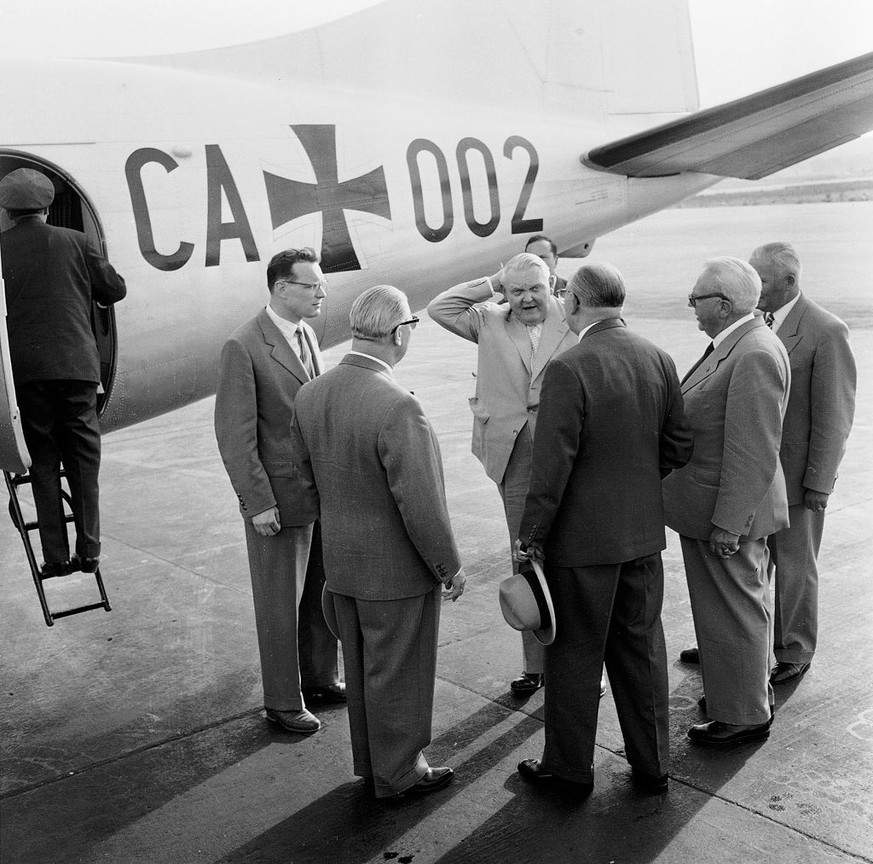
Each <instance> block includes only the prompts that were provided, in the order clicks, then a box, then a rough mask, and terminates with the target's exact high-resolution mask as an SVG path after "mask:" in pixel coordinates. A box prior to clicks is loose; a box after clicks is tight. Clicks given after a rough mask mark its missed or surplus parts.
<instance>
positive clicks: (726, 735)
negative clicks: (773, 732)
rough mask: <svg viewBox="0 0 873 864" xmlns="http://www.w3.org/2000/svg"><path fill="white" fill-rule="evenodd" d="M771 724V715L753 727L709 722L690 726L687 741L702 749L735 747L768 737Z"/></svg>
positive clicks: (714, 721)
mask: <svg viewBox="0 0 873 864" xmlns="http://www.w3.org/2000/svg"><path fill="white" fill-rule="evenodd" d="M772 723H773V715H772V714H771V715H770V719H769V720H768V721H767V722H766V723H758V724H757V725H754V726H735V725H733V724H732V723H722V722H721V720H710V721H709V722H708V723H700V724H698V725H697V726H692V727H691V728H690V729H689V730H688V740H689V741H691V742H692V743H694V744H702V745H703V746H704V747H736V746H737V745H739V744H746V743H748V742H749V741H761V740H763V739H764V738H767V737H769V735H770V726H771V724H772Z"/></svg>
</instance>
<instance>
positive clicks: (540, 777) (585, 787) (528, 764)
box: [518, 759, 594, 798]
mask: <svg viewBox="0 0 873 864" xmlns="http://www.w3.org/2000/svg"><path fill="white" fill-rule="evenodd" d="M518 773H519V774H521V776H522V777H523V778H524V779H525V780H527V781H528V783H533V784H535V785H537V786H543V787H545V788H548V789H554V790H555V791H556V792H566V793H568V794H570V795H576V796H578V797H580V798H587V797H588V796H589V795H590V794H591V792H592V790H593V789H594V784H593V783H578V782H576V781H575V780H565V779H564V778H563V777H556V776H555V775H554V774H549V773H548V771H543V765H542V762H540V760H539V759H523V760H522V761H521V762H519V763H518Z"/></svg>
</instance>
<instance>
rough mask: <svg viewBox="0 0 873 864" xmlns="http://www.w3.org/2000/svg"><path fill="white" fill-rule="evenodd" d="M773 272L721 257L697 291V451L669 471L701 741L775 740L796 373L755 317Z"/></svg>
mask: <svg viewBox="0 0 873 864" xmlns="http://www.w3.org/2000/svg"><path fill="white" fill-rule="evenodd" d="M760 294H761V280H760V279H759V278H758V274H757V273H756V272H755V271H754V270H753V269H752V267H751V266H749V265H748V264H747V263H746V262H745V261H741V260H739V259H737V258H715V259H713V260H711V261H708V262H707V263H706V266H705V268H704V270H703V273H702V274H701V275H700V277H699V278H698V280H697V282H696V283H695V285H694V289H693V291H692V293H691V294H690V295H689V297H688V304H689V305H690V306H691V307H692V308H693V309H694V312H695V315H696V317H697V323H698V327H699V328H700V329H701V330H703V331H704V332H705V333H706V334H707V335H708V336H709V337H710V338H711V339H712V340H713V341H712V344H711V345H710V346H709V347H708V348H707V351H706V353H704V355H703V357H702V358H701V359H700V361H698V363H697V364H695V366H693V367H692V369H691V370H690V372H689V373H688V374H687V375H686V376H685V378H684V379H683V382H682V395H683V397H684V399H685V413H686V416H687V417H688V420H689V422H690V423H691V427H692V429H693V431H694V455H693V456H692V458H691V461H690V462H689V463H688V464H687V465H686V466H685V467H684V468H681V469H679V470H678V471H674V472H673V473H672V474H671V475H670V476H669V477H667V479H666V480H665V481H664V510H665V514H666V518H667V525H669V526H670V527H671V528H672V529H673V530H675V531H677V532H678V533H679V535H680V538H681V542H682V556H683V558H684V559H685V575H686V578H687V581H688V591H689V594H690V597H691V611H692V614H693V616H694V628H695V631H696V633H697V644H698V646H699V651H700V669H701V674H702V676H703V688H704V696H705V703H703V704H705V707H706V713H707V715H708V717H709V721H708V722H706V723H701V724H697V725H695V726H692V727H691V729H689V731H688V737H689V738H690V739H691V741H693V742H694V743H696V744H703V745H707V746H713V747H730V746H733V745H736V744H742V743H744V742H746V741H754V740H758V739H763V738H766V737H767V736H768V735H769V734H770V724H771V722H772V704H773V691H772V689H771V687H770V683H769V678H770V633H771V614H770V598H769V591H768V581H767V573H766V546H765V543H766V538H767V536H768V535H769V534H772V533H774V532H776V531H779V530H781V529H782V528H784V527H786V526H787V525H788V501H787V497H786V493H785V477H784V476H783V473H782V467H781V465H780V463H779V442H780V440H781V437H782V420H783V417H784V414H785V408H786V404H787V401H788V390H789V386H790V382H791V373H790V370H789V366H788V355H787V354H786V352H785V348H784V346H783V345H782V343H781V342H780V341H779V340H778V339H777V338H776V336H775V334H773V332H772V331H771V330H769V329H768V327H767V325H766V324H765V323H764V320H763V318H761V317H760V316H758V317H756V316H755V315H754V312H755V306H756V305H757V303H758V298H759V297H760Z"/></svg>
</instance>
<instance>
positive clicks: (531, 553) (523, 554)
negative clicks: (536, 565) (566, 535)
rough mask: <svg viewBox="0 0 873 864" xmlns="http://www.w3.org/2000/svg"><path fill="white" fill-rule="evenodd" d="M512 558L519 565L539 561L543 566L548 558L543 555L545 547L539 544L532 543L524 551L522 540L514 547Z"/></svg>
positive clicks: (517, 541) (516, 542)
mask: <svg viewBox="0 0 873 864" xmlns="http://www.w3.org/2000/svg"><path fill="white" fill-rule="evenodd" d="M512 557H513V558H515V560H516V561H518V562H519V563H523V562H525V561H539V562H540V563H541V564H542V562H543V561H545V560H546V556H545V554H544V553H543V547H542V546H541V545H540V544H539V543H531V544H530V546H526V547H525V548H524V549H522V548H521V540H516V541H515V545H514V546H513V547H512Z"/></svg>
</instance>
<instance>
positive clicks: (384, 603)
mask: <svg viewBox="0 0 873 864" xmlns="http://www.w3.org/2000/svg"><path fill="white" fill-rule="evenodd" d="M349 321H350V323H351V329H352V337H353V339H352V350H351V351H350V352H349V353H348V354H347V355H346V356H345V357H344V358H343V359H342V360H341V361H340V364H339V365H338V366H337V367H336V368H335V369H332V370H331V371H330V372H327V373H326V374H324V375H322V376H320V377H318V378H316V379H315V380H314V381H311V382H310V383H309V384H306V385H304V386H303V387H301V388H300V392H299V393H298V394H297V399H296V401H295V403H294V425H293V431H294V436H295V441H296V449H297V452H298V454H299V456H300V465H301V471H302V473H303V475H304V476H305V477H307V478H308V479H309V480H310V481H312V482H314V484H315V487H317V491H318V497H319V501H320V509H321V522H322V525H323V527H324V538H325V540H324V567H325V575H326V577H327V589H328V591H327V592H326V594H325V603H326V604H330V608H331V609H332V611H333V613H334V614H335V618H336V622H337V626H338V630H339V637H340V639H341V640H342V643H343V659H344V664H345V671H346V682H347V685H348V704H349V728H350V730H351V738H352V755H353V759H354V771H355V774H357V775H358V776H360V777H364V778H367V781H368V782H371V783H372V784H373V790H374V792H375V794H376V797H378V798H389V797H397V796H400V795H416V794H418V795H420V794H427V793H430V792H435V791H437V790H438V789H441V788H442V787H444V786H445V785H446V784H447V783H449V781H450V780H451V779H452V776H453V772H452V769H451V768H448V767H442V768H431V767H430V766H429V765H428V762H427V759H426V758H425V756H424V753H423V752H422V750H423V748H424V747H426V746H427V745H428V743H430V736H431V715H432V711H433V692H434V681H435V676H436V650H437V634H438V630H439V618H440V595H441V589H442V587H443V586H445V588H446V589H447V590H448V591H449V592H450V594H449V596H451V598H452V600H456V599H457V598H458V597H460V596H461V594H462V592H463V590H464V582H465V577H464V571H463V570H462V569H461V562H460V559H459V556H458V550H457V547H456V545H455V540H454V537H453V535H452V528H451V524H450V522H449V514H448V508H447V505H446V496H445V489H444V485H443V470H442V461H441V459H440V450H439V444H438V443H437V438H436V435H435V433H434V431H433V429H432V428H431V425H430V423H429V422H428V420H427V418H426V417H425V416H424V412H423V411H422V408H421V404H420V403H419V401H418V399H416V398H415V396H413V395H412V394H411V393H410V392H409V391H408V390H404V389H403V388H402V387H400V386H399V385H398V384H397V383H396V382H395V380H394V374H393V368H394V366H395V365H396V364H397V363H398V362H399V361H400V360H401V359H403V357H404V355H405V354H406V350H407V348H408V347H409V340H410V338H411V337H412V331H413V329H414V328H415V325H416V323H417V322H418V319H417V318H414V317H413V316H412V315H411V314H410V311H409V303H408V302H407V299H406V296H405V295H404V294H403V292H402V291H398V290H397V289H396V288H393V287H391V286H388V285H379V286H376V287H375V288H370V289H368V290H367V291H364V293H363V294H361V295H360V296H359V297H358V298H357V299H356V300H355V302H354V303H353V304H352V308H351V312H350V314H349ZM328 616H329V617H332V616H331V613H330V612H328Z"/></svg>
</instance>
